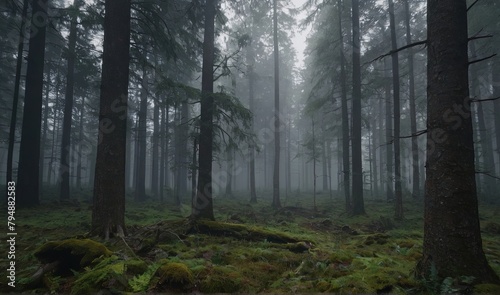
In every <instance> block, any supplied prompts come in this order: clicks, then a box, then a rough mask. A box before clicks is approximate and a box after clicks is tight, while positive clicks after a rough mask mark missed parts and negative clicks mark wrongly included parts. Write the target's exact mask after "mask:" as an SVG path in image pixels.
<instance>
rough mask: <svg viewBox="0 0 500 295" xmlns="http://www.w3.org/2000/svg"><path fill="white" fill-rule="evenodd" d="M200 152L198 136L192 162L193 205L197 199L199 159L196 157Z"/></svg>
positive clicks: (194, 143)
mask: <svg viewBox="0 0 500 295" xmlns="http://www.w3.org/2000/svg"><path fill="white" fill-rule="evenodd" d="M197 153H198V138H197V137H195V138H194V140H193V155H192V160H191V162H192V164H191V205H193V204H194V201H195V200H196V172H197V171H198V160H197V159H196V154H197Z"/></svg>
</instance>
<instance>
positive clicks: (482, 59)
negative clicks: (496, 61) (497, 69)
mask: <svg viewBox="0 0 500 295" xmlns="http://www.w3.org/2000/svg"><path fill="white" fill-rule="evenodd" d="M496 55H497V54H496V53H494V54H492V55H490V56H487V57H484V58H480V59H476V60H471V61H469V65H472V64H475V63H478V62H482V61H485V60H487V59H490V58H492V57H495V56H496Z"/></svg>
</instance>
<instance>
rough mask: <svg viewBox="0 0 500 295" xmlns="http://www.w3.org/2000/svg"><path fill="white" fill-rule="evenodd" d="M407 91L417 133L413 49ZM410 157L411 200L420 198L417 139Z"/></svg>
mask: <svg viewBox="0 0 500 295" xmlns="http://www.w3.org/2000/svg"><path fill="white" fill-rule="evenodd" d="M404 5H405V13H406V18H405V24H406V44H411V27H410V19H411V13H410V5H409V3H408V0H404ZM408 72H409V76H408V87H409V88H408V91H409V99H410V128H411V134H416V133H417V108H416V105H415V71H414V64H413V49H412V48H409V49H408ZM411 155H412V168H413V170H412V182H413V189H412V196H413V198H420V170H419V157H418V137H416V136H413V137H412V138H411Z"/></svg>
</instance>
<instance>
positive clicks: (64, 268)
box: [34, 239, 112, 272]
mask: <svg viewBox="0 0 500 295" xmlns="http://www.w3.org/2000/svg"><path fill="white" fill-rule="evenodd" d="M111 254H112V252H111V251H110V250H109V249H108V248H106V246H104V245H103V244H101V243H98V242H96V241H93V240H90V239H68V240H62V241H53V242H48V243H45V244H44V245H42V246H41V247H40V248H38V249H37V250H35V253H34V255H35V257H36V258H37V259H38V260H39V261H40V262H42V263H51V262H54V261H59V262H60V266H59V268H58V272H68V271H69V270H70V269H74V270H79V269H83V268H84V267H86V266H89V265H91V264H92V262H94V260H96V259H98V258H101V257H109V256H110V255H111Z"/></svg>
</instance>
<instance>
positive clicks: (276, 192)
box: [272, 0, 281, 209]
mask: <svg viewBox="0 0 500 295" xmlns="http://www.w3.org/2000/svg"><path fill="white" fill-rule="evenodd" d="M273 44H274V172H273V203H272V207H273V208H275V209H278V208H281V202H280V133H281V132H280V129H281V124H280V118H279V112H280V67H279V65H280V63H279V45H278V0H273Z"/></svg>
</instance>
